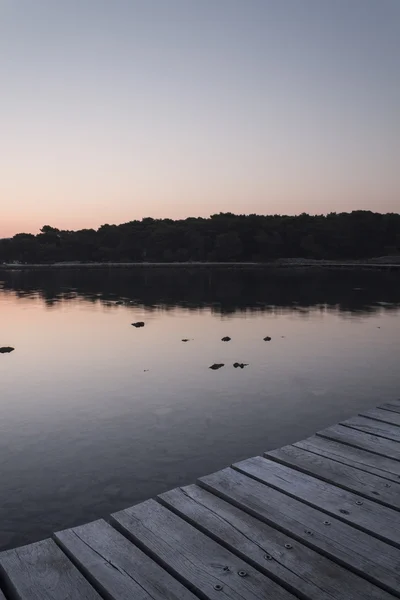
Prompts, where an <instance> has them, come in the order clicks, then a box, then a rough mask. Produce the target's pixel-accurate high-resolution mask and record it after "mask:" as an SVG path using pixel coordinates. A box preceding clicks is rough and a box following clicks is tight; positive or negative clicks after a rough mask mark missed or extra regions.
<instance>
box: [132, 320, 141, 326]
mask: <svg viewBox="0 0 400 600" xmlns="http://www.w3.org/2000/svg"><path fill="white" fill-rule="evenodd" d="M132 325H133V327H144V321H137V322H136V323H132Z"/></svg>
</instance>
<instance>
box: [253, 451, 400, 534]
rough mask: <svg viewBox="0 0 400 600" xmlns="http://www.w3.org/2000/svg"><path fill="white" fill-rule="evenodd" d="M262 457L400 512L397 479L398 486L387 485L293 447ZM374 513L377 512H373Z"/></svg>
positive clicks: (379, 478) (399, 486) (375, 476)
mask: <svg viewBox="0 0 400 600" xmlns="http://www.w3.org/2000/svg"><path fill="white" fill-rule="evenodd" d="M265 456H266V457H267V458H271V459H272V460H275V461H277V462H279V463H281V464H284V465H286V466H288V467H292V468H294V469H296V470H298V471H301V472H302V473H307V474H309V475H312V476H313V477H317V478H318V479H321V480H322V481H326V482H328V483H333V484H334V485H336V486H339V487H341V488H343V489H344V490H349V491H350V492H355V493H356V494H359V495H361V496H364V498H369V499H371V500H375V501H376V502H378V503H380V504H384V505H385V506H389V507H390V508H394V509H396V510H400V480H398V481H399V483H389V481H387V480H386V479H382V478H381V477H378V476H377V475H372V474H371V473H366V472H365V471H360V470H359V469H357V468H355V467H350V466H347V465H344V464H342V463H338V462H337V461H335V460H332V459H331V458H327V457H326V456H319V455H318V454H314V453H312V452H308V451H307V450H303V449H302V448H298V447H295V446H285V447H283V448H279V449H278V450H273V451H271V452H268V453H266V454H265ZM376 512H377V510H375V513H376ZM399 526H400V522H399Z"/></svg>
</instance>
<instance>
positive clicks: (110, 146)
mask: <svg viewBox="0 0 400 600" xmlns="http://www.w3.org/2000/svg"><path fill="white" fill-rule="evenodd" d="M0 78H1V79H0V81H1V92H0V156H1V160H0V203H1V204H0V206H1V211H0V237H5V236H10V235H13V234H15V233H17V232H21V231H28V232H36V231H37V230H38V229H39V228H40V227H41V226H42V225H44V224H49V225H52V226H55V227H59V228H65V229H76V228H83V227H98V226H99V225H101V224H103V223H120V222H124V221H130V220H133V219H140V218H142V217H145V216H152V217H155V218H156V217H171V218H181V217H186V216H208V215H210V214H212V213H216V212H220V211H223V212H227V211H231V212H236V213H249V212H257V213H262V214H268V213H289V214H294V213H300V212H304V211H305V212H310V213H326V212H331V211H347V210H353V209H370V210H377V211H380V212H387V211H395V212H398V211H399V210H400V160H399V157H400V0H140V1H139V0H34V1H33V0H0Z"/></svg>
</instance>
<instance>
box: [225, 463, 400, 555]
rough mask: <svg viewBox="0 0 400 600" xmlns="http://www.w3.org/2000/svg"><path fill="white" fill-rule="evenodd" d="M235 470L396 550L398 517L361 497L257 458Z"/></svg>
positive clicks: (399, 537) (399, 536)
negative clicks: (386, 543)
mask: <svg viewBox="0 0 400 600" xmlns="http://www.w3.org/2000/svg"><path fill="white" fill-rule="evenodd" d="M234 466H235V468H236V469H238V470H239V471H241V472H242V473H245V474H247V475H250V476H251V477H254V478H255V479H258V480H259V481H261V482H263V483H266V484H267V485H270V486H271V487H274V488H276V489H279V490H281V491H282V492H285V494H288V495H290V496H292V497H294V498H297V499H299V500H301V501H302V502H306V503H307V504H309V505H310V506H314V507H315V508H319V509H320V510H323V511H324V512H326V513H327V514H329V515H332V516H335V517H337V518H338V519H341V520H342V521H345V522H347V523H350V524H351V525H353V526H355V527H358V528H359V529H362V530H363V531H366V532H367V533H369V534H370V535H374V536H376V537H377V538H379V539H381V540H384V541H385V542H388V543H391V544H393V545H395V546H397V547H398V548H400V514H399V513H398V512H397V511H395V510H392V509H391V508H387V507H386V506H379V508H377V505H376V504H375V502H372V501H370V500H367V499H365V498H364V497H362V496H359V495H356V494H353V493H351V492H348V491H346V490H343V489H341V488H339V487H336V486H335V485H332V484H330V483H326V482H325V481H320V480H319V479H315V478H314V477H311V476H310V475H306V474H304V473H299V472H298V471H295V470H294V469H291V468H289V467H286V466H285V465H282V464H279V463H276V462H273V461H271V460H267V459H266V458H263V457H261V456H255V457H254V458H249V459H248V460H244V461H242V462H240V463H238V464H236V465H234Z"/></svg>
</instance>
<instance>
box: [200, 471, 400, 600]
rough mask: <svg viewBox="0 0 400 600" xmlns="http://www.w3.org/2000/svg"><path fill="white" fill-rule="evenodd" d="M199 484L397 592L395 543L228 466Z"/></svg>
mask: <svg viewBox="0 0 400 600" xmlns="http://www.w3.org/2000/svg"><path fill="white" fill-rule="evenodd" d="M199 484H200V485H201V486H202V487H204V488H205V489H207V490H208V491H210V492H212V493H213V494H215V495H217V496H219V497H220V498H223V499H224V500H226V501H227V502H229V503H231V504H233V505H234V506H236V507H238V508H240V509H242V510H244V511H245V512H247V513H249V514H250V515H252V516H254V517H256V518H257V519H259V520H261V521H263V522H265V523H267V524H268V525H271V526H272V527H275V528H276V529H278V530H280V531H282V532H284V533H286V534H287V535H289V536H291V537H293V538H294V539H297V540H298V541H300V542H302V543H303V544H305V545H307V546H309V547H311V548H313V549H315V550H317V551H318V552H320V553H322V554H323V555H324V556H328V557H329V558H331V559H332V560H334V561H336V562H338V563H339V564H341V565H343V566H346V567H348V568H350V569H351V570H353V571H355V572H356V573H358V574H360V575H361V576H362V577H364V578H366V579H369V580H370V581H373V582H374V583H376V584H378V585H381V586H382V587H385V588H386V587H388V588H389V589H391V590H399V595H400V553H399V550H398V549H397V548H393V547H392V546H389V545H388V544H385V543H384V542H381V541H380V540H377V539H376V538H373V537H371V536H370V535H368V534H366V533H364V532H362V531H359V530H358V529H355V528H354V527H351V526H350V525H348V524H347V523H343V522H342V521H339V520H338V519H335V518H332V517H328V516H327V515H326V514H325V513H324V512H322V511H320V510H317V509H315V508H312V507H310V506H308V505H307V504H304V503H303V502H301V501H299V500H297V499H295V498H291V497H290V496H286V495H285V494H284V493H282V492H280V491H278V490H275V489H273V488H271V487H269V486H267V485H264V484H262V483H260V482H258V481H256V480H255V479H252V478H250V477H248V476H246V475H245V474H243V473H240V472H239V471H236V470H234V469H232V468H227V469H223V470H222V471H218V472H217V473H213V474H212V475H207V476H206V477H202V478H201V479H200V481H199Z"/></svg>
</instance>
